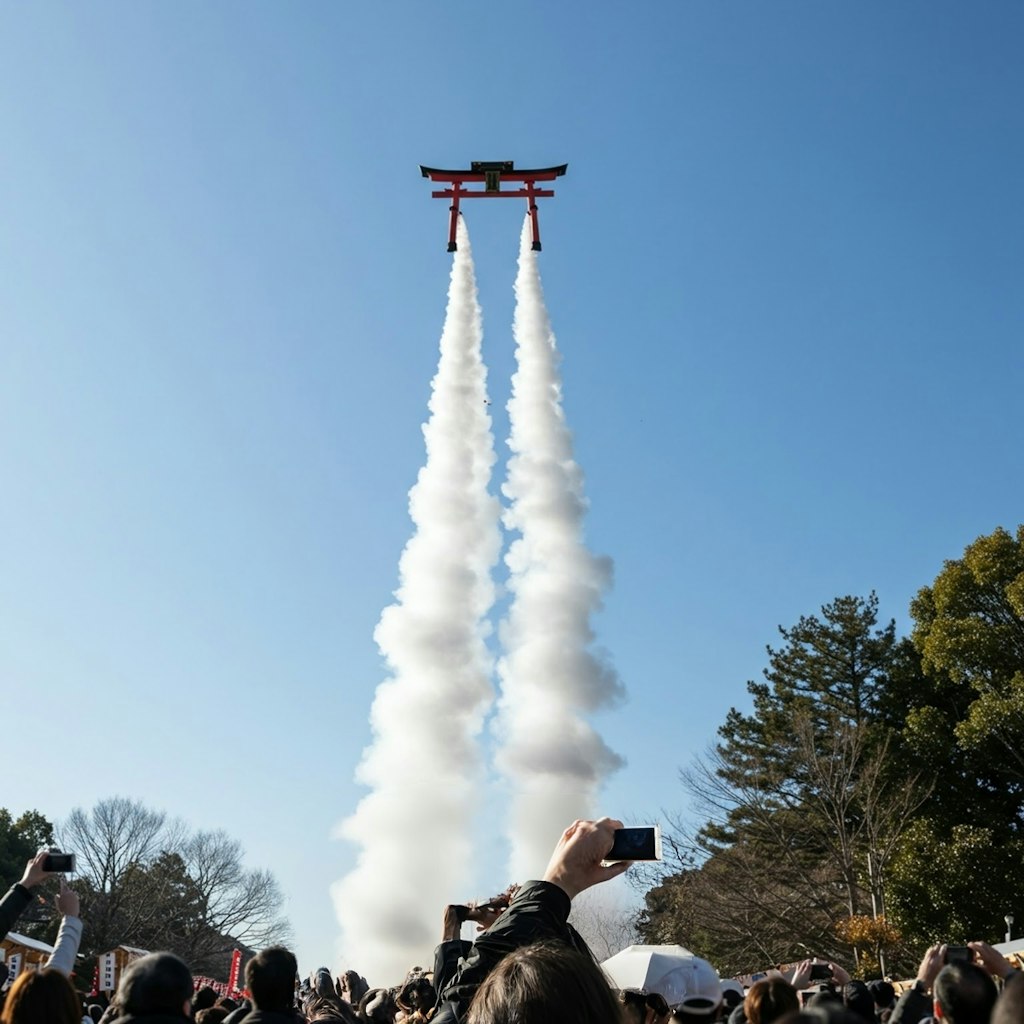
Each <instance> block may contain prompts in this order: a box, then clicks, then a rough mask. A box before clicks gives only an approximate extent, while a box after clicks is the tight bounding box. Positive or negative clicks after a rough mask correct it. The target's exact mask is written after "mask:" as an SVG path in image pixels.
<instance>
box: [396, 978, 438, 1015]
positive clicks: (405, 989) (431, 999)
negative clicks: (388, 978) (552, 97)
mask: <svg viewBox="0 0 1024 1024" xmlns="http://www.w3.org/2000/svg"><path fill="white" fill-rule="evenodd" d="M395 1002H396V1003H398V1006H399V1008H400V1009H402V1010H405V1011H406V1012H407V1013H412V1012H413V1011H415V1010H421V1011H422V1012H423V1013H426V1012H427V1011H428V1010H429V1009H431V1008H432V1007H433V1005H434V1003H436V1002H437V992H435V991H434V986H433V985H432V984H431V983H430V980H429V979H428V978H424V977H419V978H413V979H412V980H411V981H406V983H405V984H404V985H403V986H402V987H401V988H400V989H399V990H398V992H397V993H395Z"/></svg>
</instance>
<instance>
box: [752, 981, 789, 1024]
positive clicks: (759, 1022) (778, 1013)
mask: <svg viewBox="0 0 1024 1024" xmlns="http://www.w3.org/2000/svg"><path fill="white" fill-rule="evenodd" d="M799 1009H800V999H799V997H798V996H797V994H796V989H795V988H793V986H792V985H790V983H789V982H788V981H786V979H785V978H762V979H761V980H760V981H755V982H754V984H753V985H751V986H750V991H749V992H747V997H746V999H744V1000H743V1012H744V1014H746V1018H747V1020H748V1021H749V1024H772V1021H774V1020H778V1019H779V1018H780V1017H784V1016H785V1015H786V1014H787V1013H795V1012H797V1011H799Z"/></svg>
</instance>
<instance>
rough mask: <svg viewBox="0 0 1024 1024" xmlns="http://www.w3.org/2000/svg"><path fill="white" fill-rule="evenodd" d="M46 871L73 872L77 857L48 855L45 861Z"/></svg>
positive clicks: (56, 854)
mask: <svg viewBox="0 0 1024 1024" xmlns="http://www.w3.org/2000/svg"><path fill="white" fill-rule="evenodd" d="M43 870H44V871H60V872H61V873H67V872H73V871H74V870H75V855H74V854H73V853H48V854H47V855H46V858H45V859H44V860H43Z"/></svg>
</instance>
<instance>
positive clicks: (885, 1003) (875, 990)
mask: <svg viewBox="0 0 1024 1024" xmlns="http://www.w3.org/2000/svg"><path fill="white" fill-rule="evenodd" d="M868 991H869V992H870V993H871V998H872V999H874V1001H875V1010H876V1012H880V1011H882V1010H888V1009H891V1008H892V1005H893V1003H895V1002H896V989H894V988H893V987H892V984H891V983H890V982H888V981H882V979H881V978H876V979H875V980H874V981H869V982H868Z"/></svg>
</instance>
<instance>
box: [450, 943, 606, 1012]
mask: <svg viewBox="0 0 1024 1024" xmlns="http://www.w3.org/2000/svg"><path fill="white" fill-rule="evenodd" d="M621 1019H622V1015H621V1011H620V1008H619V1003H618V1001H617V1000H616V998H615V996H614V995H613V994H612V990H611V988H609V986H608V982H607V980H606V979H605V977H604V975H603V974H602V973H601V970H600V968H599V967H598V966H597V964H596V963H594V961H593V960H592V959H590V958H589V957H586V956H584V955H583V954H582V953H580V952H578V951H577V950H575V949H573V948H572V947H571V946H567V945H566V944H565V943H562V942H552V941H547V942H538V943H535V944H534V945H532V946H522V947H520V948H519V949H516V950H513V951H512V952H511V953H509V954H508V955H507V956H506V957H505V959H504V960H502V961H501V962H500V963H499V964H498V966H497V967H495V968H494V970H493V971H491V973H490V974H489V975H488V976H487V977H486V978H485V979H484V982H483V984H482V985H481V986H480V988H479V989H478V990H477V993H476V995H475V996H474V997H473V1001H472V1002H471V1003H470V1005H469V1011H468V1013H467V1015H466V1024H547V1022H548V1021H553V1020H557V1021H559V1022H560V1024H594V1022H596V1021H607V1022H609V1024H614V1022H617V1021H620V1020H621Z"/></svg>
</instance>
